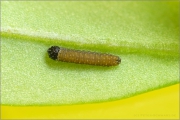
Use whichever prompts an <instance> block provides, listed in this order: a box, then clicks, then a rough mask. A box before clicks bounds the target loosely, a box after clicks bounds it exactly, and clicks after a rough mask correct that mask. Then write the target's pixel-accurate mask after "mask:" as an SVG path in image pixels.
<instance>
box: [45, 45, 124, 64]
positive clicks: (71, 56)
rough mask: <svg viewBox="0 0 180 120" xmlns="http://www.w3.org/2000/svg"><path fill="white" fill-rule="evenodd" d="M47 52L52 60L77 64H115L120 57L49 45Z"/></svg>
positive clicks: (119, 60)
mask: <svg viewBox="0 0 180 120" xmlns="http://www.w3.org/2000/svg"><path fill="white" fill-rule="evenodd" d="M47 52H48V54H49V57H50V58H52V59H53V60H58V61H63V62H72V63H77V64H89V65H99V66H116V65H118V64H119V63H120V62H121V59H120V58H119V57H118V56H115V55H111V54H104V53H97V52H90V51H80V50H72V49H67V48H62V47H58V46H51V48H49V49H48V51H47Z"/></svg>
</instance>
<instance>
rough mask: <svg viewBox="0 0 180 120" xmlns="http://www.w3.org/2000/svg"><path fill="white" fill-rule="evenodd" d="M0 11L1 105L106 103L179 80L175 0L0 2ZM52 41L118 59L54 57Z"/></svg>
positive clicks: (176, 6)
mask: <svg viewBox="0 0 180 120" xmlns="http://www.w3.org/2000/svg"><path fill="white" fill-rule="evenodd" d="M1 10H2V12H1V90H2V92H1V98H2V99H1V102H2V104H4V105H63V104H82V103H90V102H102V101H110V100H117V99H123V98H127V97H131V96H133V95H137V94H140V93H144V92H148V91H151V90H154V89H159V88H162V87H166V86H169V85H173V84H176V83H178V79H179V76H178V69H179V68H178V60H179V54H178V48H179V41H178V40H179V32H178V30H179V25H178V24H179V23H178V22H179V21H178V18H179V3H178V1H172V2H165V1H163V2H160V1H156V2H152V1H151V2H147V1H146V2H144V1H139V2H137V1H135V2H128V1H127V2H126V1H118V2H115V1H112V2H105V1H104V2H97V1H96V2H95V1H94V2H90V1H88V2H82V1H74V2H73V1H72V2H66V1H53V2H52V1H51V2H48V1H45V2H42V1H39V2H35V1H29V2H27V1H21V2H17V1H16V2H15V1H14V2H13V1H11V2H9V1H3V2H1ZM51 45H58V46H62V47H67V48H71V49H80V50H88V51H96V52H102V53H111V54H115V55H118V56H120V58H121V59H122V63H121V64H120V65H119V66H116V67H100V66H90V65H82V64H73V63H65V62H58V61H53V60H51V59H50V58H49V57H48V55H47V49H48V48H49V47H50V46H51Z"/></svg>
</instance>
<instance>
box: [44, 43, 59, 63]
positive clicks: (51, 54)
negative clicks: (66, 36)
mask: <svg viewBox="0 0 180 120" xmlns="http://www.w3.org/2000/svg"><path fill="white" fill-rule="evenodd" d="M59 50H60V47H58V46H52V47H50V48H49V49H48V50H47V52H48V55H49V57H50V58H52V59H53V60H57V57H58V53H59Z"/></svg>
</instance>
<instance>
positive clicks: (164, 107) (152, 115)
mask: <svg viewBox="0 0 180 120" xmlns="http://www.w3.org/2000/svg"><path fill="white" fill-rule="evenodd" d="M147 118H149V119H179V84H175V85H172V86H169V87H165V88H162V89H158V90H154V91H151V92H147V93H144V94H141V95H137V96H134V97H130V98H127V99H122V100H117V101H111V102H103V103H94V104H81V105H66V106H4V105H1V119H147Z"/></svg>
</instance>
